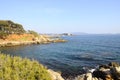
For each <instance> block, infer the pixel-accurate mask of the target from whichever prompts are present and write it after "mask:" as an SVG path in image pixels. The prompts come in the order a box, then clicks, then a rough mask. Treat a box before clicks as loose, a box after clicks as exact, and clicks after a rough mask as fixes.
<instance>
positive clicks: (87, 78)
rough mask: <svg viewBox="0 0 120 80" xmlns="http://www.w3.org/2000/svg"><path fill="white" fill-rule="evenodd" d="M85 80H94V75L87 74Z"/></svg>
mask: <svg viewBox="0 0 120 80" xmlns="http://www.w3.org/2000/svg"><path fill="white" fill-rule="evenodd" d="M84 80H92V73H86V75H85V79H84Z"/></svg>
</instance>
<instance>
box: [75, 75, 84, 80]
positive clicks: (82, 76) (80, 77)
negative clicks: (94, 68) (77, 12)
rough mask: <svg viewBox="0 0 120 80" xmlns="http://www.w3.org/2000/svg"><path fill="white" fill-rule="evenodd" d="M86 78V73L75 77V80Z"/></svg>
mask: <svg viewBox="0 0 120 80" xmlns="http://www.w3.org/2000/svg"><path fill="white" fill-rule="evenodd" d="M84 78H85V74H83V75H79V76H77V77H75V79H74V80H84Z"/></svg>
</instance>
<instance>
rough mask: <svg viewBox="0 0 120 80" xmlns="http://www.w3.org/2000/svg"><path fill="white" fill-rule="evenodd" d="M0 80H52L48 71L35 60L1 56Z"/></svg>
mask: <svg viewBox="0 0 120 80" xmlns="http://www.w3.org/2000/svg"><path fill="white" fill-rule="evenodd" d="M0 80H52V79H51V76H50V74H49V73H48V72H47V69H46V68H45V67H44V66H43V65H41V64H39V63H38V62H37V61H35V60H32V61H31V60H29V59H26V58H24V59H22V58H20V57H16V56H15V57H11V56H10V55H5V54H0Z"/></svg>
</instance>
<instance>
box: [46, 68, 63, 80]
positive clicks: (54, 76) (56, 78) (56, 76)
mask: <svg viewBox="0 0 120 80" xmlns="http://www.w3.org/2000/svg"><path fill="white" fill-rule="evenodd" d="M48 72H49V73H50V75H51V77H52V80H64V79H63V78H62V76H61V74H60V73H58V72H55V71H53V70H51V69H48Z"/></svg>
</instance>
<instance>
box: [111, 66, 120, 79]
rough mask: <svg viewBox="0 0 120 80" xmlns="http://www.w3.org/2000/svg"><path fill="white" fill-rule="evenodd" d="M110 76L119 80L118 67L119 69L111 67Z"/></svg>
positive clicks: (119, 71)
mask: <svg viewBox="0 0 120 80" xmlns="http://www.w3.org/2000/svg"><path fill="white" fill-rule="evenodd" d="M111 74H112V76H113V78H114V79H115V80H120V66H119V67H113V68H112V69H111Z"/></svg>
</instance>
